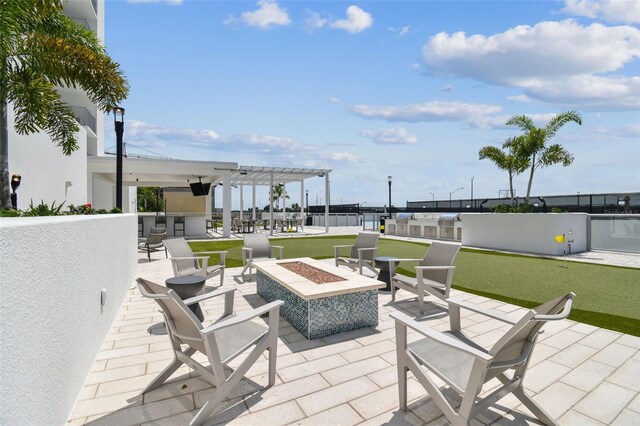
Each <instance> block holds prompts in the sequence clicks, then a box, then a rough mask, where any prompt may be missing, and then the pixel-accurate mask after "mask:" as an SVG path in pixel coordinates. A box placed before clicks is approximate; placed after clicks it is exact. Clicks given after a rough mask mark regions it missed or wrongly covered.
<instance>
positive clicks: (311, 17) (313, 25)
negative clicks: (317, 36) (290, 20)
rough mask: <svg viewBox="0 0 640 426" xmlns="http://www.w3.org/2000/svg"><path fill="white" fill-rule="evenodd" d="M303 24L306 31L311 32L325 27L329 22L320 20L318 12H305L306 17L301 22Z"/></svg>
mask: <svg viewBox="0 0 640 426" xmlns="http://www.w3.org/2000/svg"><path fill="white" fill-rule="evenodd" d="M303 23H304V27H305V29H306V30H307V31H309V32H313V31H315V30H319V29H320V28H323V27H324V26H326V25H327V24H328V23H329V21H328V20H327V19H325V18H322V17H321V16H320V14H319V13H318V12H313V11H311V10H307V17H306V19H305V20H304V21H303Z"/></svg>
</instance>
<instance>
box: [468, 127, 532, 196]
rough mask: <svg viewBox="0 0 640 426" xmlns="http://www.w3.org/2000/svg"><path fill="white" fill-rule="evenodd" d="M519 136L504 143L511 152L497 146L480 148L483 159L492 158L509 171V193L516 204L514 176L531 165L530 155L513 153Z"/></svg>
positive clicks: (496, 163)
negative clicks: (523, 155)
mask: <svg viewBox="0 0 640 426" xmlns="http://www.w3.org/2000/svg"><path fill="white" fill-rule="evenodd" d="M521 137H522V136H519V137H517V138H509V139H507V140H506V142H505V143H504V144H503V145H502V147H503V148H509V152H505V151H503V150H501V149H500V148H498V147H495V146H485V147H483V148H481V149H480V152H478V155H479V156H480V159H481V160H484V159H485V158H488V159H489V160H491V161H492V162H493V163H494V164H495V165H496V166H498V168H499V169H500V170H506V171H507V173H509V194H510V195H511V204H512V205H513V204H515V194H514V193H513V178H514V177H516V176H518V175H519V174H520V173H522V172H524V171H525V170H526V169H527V167H529V158H528V157H517V156H516V155H514V154H513V148H512V147H513V145H514V144H515V143H516V140H517V139H518V138H521Z"/></svg>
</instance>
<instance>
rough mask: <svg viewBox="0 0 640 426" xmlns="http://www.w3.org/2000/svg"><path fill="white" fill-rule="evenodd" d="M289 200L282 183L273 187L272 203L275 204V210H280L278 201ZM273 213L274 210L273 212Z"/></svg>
mask: <svg viewBox="0 0 640 426" xmlns="http://www.w3.org/2000/svg"><path fill="white" fill-rule="evenodd" d="M285 199H289V194H287V191H286V190H285V188H284V183H279V184H277V185H273V201H274V202H275V203H276V207H275V208H276V209H279V208H280V200H283V201H284V200H285ZM274 211H275V210H274Z"/></svg>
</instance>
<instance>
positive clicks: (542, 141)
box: [506, 111, 582, 204]
mask: <svg viewBox="0 0 640 426" xmlns="http://www.w3.org/2000/svg"><path fill="white" fill-rule="evenodd" d="M571 121H573V122H575V123H578V125H582V116H581V115H580V113H578V112H577V111H567V112H562V113H560V114H556V115H555V116H554V117H553V118H552V119H551V120H550V121H549V122H548V123H547V125H546V126H544V127H536V125H535V124H533V120H531V118H529V117H527V116H526V115H524V114H523V115H517V116H515V117H511V118H510V119H509V121H507V123H506V124H507V125H508V126H517V127H519V128H520V129H521V130H522V131H523V132H524V134H523V135H522V136H523V137H522V138H518V139H517V140H516V141H515V143H514V144H513V148H514V152H515V154H516V156H518V157H528V158H529V162H530V163H529V164H530V165H529V167H530V171H529V183H528V185H527V195H526V197H525V200H524V202H525V204H528V203H529V196H530V194H531V186H532V184H533V173H534V172H535V171H536V170H537V169H542V168H544V167H548V166H552V165H554V164H562V165H563V166H564V167H567V166H570V165H571V163H573V155H572V154H571V153H570V152H569V151H567V150H566V149H565V148H564V147H563V146H562V145H559V144H553V145H547V142H549V141H550V140H551V139H552V138H553V137H554V136H555V135H556V133H557V132H558V130H560V128H561V127H562V126H564V125H565V124H567V123H569V122H571Z"/></svg>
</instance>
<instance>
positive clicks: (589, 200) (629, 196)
mask: <svg viewBox="0 0 640 426" xmlns="http://www.w3.org/2000/svg"><path fill="white" fill-rule="evenodd" d="M501 204H507V205H510V204H511V199H510V198H487V199H460V200H451V201H449V200H444V201H443V200H437V201H407V206H406V209H402V210H403V211H408V212H462V213H464V212H488V211H491V208H492V207H495V206H498V205H501ZM520 204H524V197H516V198H515V205H520ZM529 204H531V205H533V207H534V211H536V212H551V210H552V209H553V208H557V209H560V210H564V211H567V212H582V213H592V214H594V213H595V214H640V192H624V193H608V194H575V195H548V196H535V197H531V198H530V199H529ZM402 210H400V209H397V211H402Z"/></svg>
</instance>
